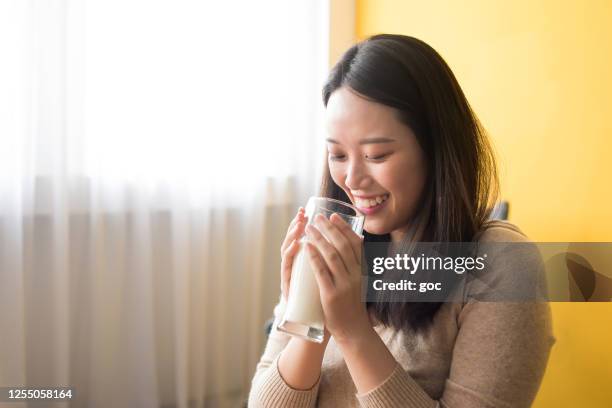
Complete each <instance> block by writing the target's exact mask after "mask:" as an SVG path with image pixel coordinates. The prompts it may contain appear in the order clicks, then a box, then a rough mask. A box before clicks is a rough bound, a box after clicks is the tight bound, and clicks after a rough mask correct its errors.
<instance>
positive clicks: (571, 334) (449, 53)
mask: <svg viewBox="0 0 612 408" xmlns="http://www.w3.org/2000/svg"><path fill="white" fill-rule="evenodd" d="M356 31H357V32H356V35H357V38H358V39H363V38H365V37H367V36H369V35H372V34H376V33H381V32H390V33H400V34H407V35H412V36H415V37H417V38H420V39H422V40H424V41H426V42H427V43H429V44H430V45H432V46H433V47H434V48H435V49H436V50H437V51H438V52H439V53H440V54H441V55H442V56H443V57H444V58H445V59H446V61H447V62H448V63H449V65H450V66H451V68H452V69H453V71H454V72H455V74H456V76H457V78H458V80H459V82H460V84H461V85H462V87H463V90H464V92H465V93H466V95H467V97H468V99H469V101H470V103H471V104H472V106H473V108H474V110H475V111H476V113H477V114H478V116H479V117H480V119H481V121H482V122H483V124H484V125H485V127H486V128H487V130H488V131H489V134H490V135H491V138H492V141H493V143H494V145H495V147H496V150H497V154H498V158H499V161H500V171H501V182H502V196H503V198H504V199H506V200H509V201H510V205H511V211H510V220H511V221H512V222H514V223H516V224H517V225H518V226H519V227H521V228H522V229H523V231H524V232H525V233H527V235H529V236H530V238H531V239H533V240H535V241H612V2H610V1H578V0H576V1H573V2H561V1H551V0H546V1H526V0H519V1H511V2H510V1H509V2H501V1H487V0H468V1H450V0H446V1H427V2H424V1H406V0H358V1H357V11H356ZM552 306H553V315H554V325H555V335H556V337H557V344H556V345H555V347H554V349H553V354H552V357H551V361H550V364H549V366H548V369H547V373H546V376H545V379H544V383H543V385H542V388H541V390H540V393H539V395H538V397H537V400H536V403H535V405H534V406H535V407H591V408H592V407H609V406H612V304H610V303H603V304H578V303H573V304H562V303H557V304H553V305H552Z"/></svg>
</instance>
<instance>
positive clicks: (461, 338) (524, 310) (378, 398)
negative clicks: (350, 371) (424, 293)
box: [356, 247, 555, 408]
mask: <svg viewBox="0 0 612 408" xmlns="http://www.w3.org/2000/svg"><path fill="white" fill-rule="evenodd" d="M533 249H534V247H532V248H531V250H533ZM528 251H530V250H528ZM517 255H519V254H512V258H511V259H509V258H508V257H506V258H505V259H498V262H497V264H496V265H495V272H494V274H495V275H497V276H498V277H499V276H501V278H500V279H498V278H495V279H493V280H491V282H496V285H495V286H497V284H500V285H506V284H507V279H506V278H505V277H508V276H510V277H511V275H512V274H513V273H514V275H516V268H521V267H525V266H526V265H525V262H526V260H529V259H533V253H525V254H522V255H523V256H517ZM527 262H531V261H527ZM532 270H535V269H532ZM510 279H515V278H514V277H511V278H510ZM487 288H488V289H489V290H491V289H495V287H492V286H490V285H489V286H487ZM551 321H552V318H551V312H550V306H549V305H548V303H545V302H484V301H475V300H473V298H472V301H470V302H468V303H466V304H465V305H463V306H462V307H460V311H459V312H458V315H457V325H458V328H459V330H458V334H457V337H456V339H455V345H454V348H453V353H452V361H451V366H450V372H449V375H448V378H447V380H446V383H445V388H444V391H443V393H442V396H441V397H440V399H439V400H434V399H432V398H431V397H430V396H429V395H428V394H427V393H426V392H425V391H424V390H423V389H422V388H421V387H420V386H419V384H418V383H417V382H416V381H415V380H414V379H413V378H412V377H411V376H410V375H409V374H408V373H407V372H406V371H405V370H404V369H403V368H402V367H401V365H399V364H398V366H397V367H396V369H395V370H394V371H393V372H392V374H391V375H390V376H389V378H387V379H386V380H385V381H384V382H383V383H382V384H380V385H379V386H378V387H376V388H375V389H373V390H371V391H369V392H367V393H365V394H362V395H356V397H357V399H358V401H359V403H360V405H361V407H363V408H383V407H384V408H390V407H416V408H433V407H444V408H468V407H469V408H494V407H495V408H510V407H512V408H518V407H529V406H531V404H532V402H533V400H534V398H535V396H536V393H537V391H538V389H539V386H540V383H541V381H542V377H543V375H544V371H545V368H546V364H547V362H548V357H549V354H550V350H551V347H552V345H553V344H554V341H555V340H554V337H553V334H552V323H551Z"/></svg>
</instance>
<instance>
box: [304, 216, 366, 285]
mask: <svg viewBox="0 0 612 408" xmlns="http://www.w3.org/2000/svg"><path fill="white" fill-rule="evenodd" d="M314 223H315V225H316V226H317V228H311V227H309V228H307V234H308V236H309V238H311V239H312V242H313V243H314V244H315V246H316V247H317V249H318V250H319V252H320V253H321V254H322V255H323V258H324V259H325V261H326V262H328V266H329V268H330V269H331V272H332V273H333V274H335V273H342V272H346V273H350V272H351V271H352V270H355V269H360V265H361V263H360V262H359V258H358V257H357V255H355V253H354V249H353V246H352V245H351V242H350V241H349V238H347V237H346V236H345V235H344V233H342V232H341V231H340V229H339V228H338V227H336V226H335V225H334V224H333V223H331V222H330V221H329V220H327V219H326V218H325V217H323V216H317V217H316V218H315V220H314ZM319 230H320V231H319ZM351 233H352V231H351ZM326 238H327V239H326ZM328 240H329V242H328Z"/></svg>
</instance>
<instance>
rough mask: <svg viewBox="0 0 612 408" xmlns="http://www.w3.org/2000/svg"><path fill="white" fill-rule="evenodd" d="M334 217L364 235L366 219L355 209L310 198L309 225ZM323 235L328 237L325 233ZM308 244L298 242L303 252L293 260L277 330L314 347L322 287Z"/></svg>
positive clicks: (320, 331) (320, 332)
mask: <svg viewBox="0 0 612 408" xmlns="http://www.w3.org/2000/svg"><path fill="white" fill-rule="evenodd" d="M334 213H336V214H338V215H339V216H340V217H342V219H344V221H346V223H347V224H348V225H349V226H350V227H351V228H352V229H353V231H355V233H357V234H358V235H361V234H362V232H363V224H364V221H365V216H364V215H363V214H362V213H360V212H359V210H357V208H355V207H354V206H352V205H350V204H347V203H345V202H342V201H338V200H334V199H332V198H326V197H310V199H309V200H308V204H306V209H305V213H304V215H305V216H306V217H308V220H307V224H312V223H314V218H315V216H316V215H317V214H323V216H325V217H326V218H329V217H330V216H331V215H332V214H334ZM321 233H322V234H323V235H324V236H325V234H324V233H323V231H321ZM306 242H307V237H306V235H305V234H303V235H302V236H301V237H300V239H299V246H300V249H299V250H298V253H297V254H296V256H295V258H294V260H293V266H292V269H291V280H290V284H289V294H288V299H287V307H286V309H285V313H284V315H283V318H282V320H281V322H280V323H279V325H278V330H280V331H282V332H285V333H288V334H290V335H292V336H296V337H300V338H302V339H305V340H309V341H313V342H315V343H322V342H323V337H324V324H323V317H324V315H323V308H322V306H321V298H320V296H319V286H318V285H317V281H316V278H315V276H314V271H313V270H312V268H311V265H310V261H309V260H308V254H307V252H306V248H305V245H306Z"/></svg>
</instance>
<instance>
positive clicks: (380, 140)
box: [325, 137, 395, 145]
mask: <svg viewBox="0 0 612 408" xmlns="http://www.w3.org/2000/svg"><path fill="white" fill-rule="evenodd" d="M325 140H326V141H328V142H329V143H334V144H340V143H338V141H337V140H334V139H332V138H330V137H328V138H327V139H325ZM393 142H395V140H394V139H389V138H388V137H371V138H369V139H361V140H360V141H359V144H360V145H364V144H372V143H393Z"/></svg>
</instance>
